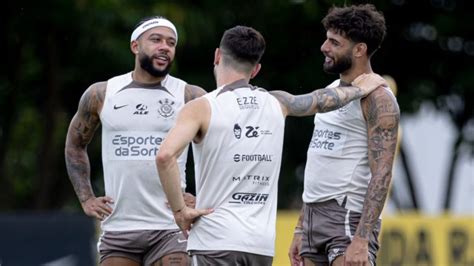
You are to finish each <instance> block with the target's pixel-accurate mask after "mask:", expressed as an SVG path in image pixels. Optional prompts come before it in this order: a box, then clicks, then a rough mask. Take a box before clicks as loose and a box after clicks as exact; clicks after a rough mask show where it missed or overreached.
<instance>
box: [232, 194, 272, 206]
mask: <svg viewBox="0 0 474 266" xmlns="http://www.w3.org/2000/svg"><path fill="white" fill-rule="evenodd" d="M268 195H269V194H265V193H248V192H236V193H234V194H233V195H232V200H230V201H229V203H234V204H250V205H254V204H262V205H263V204H265V203H266V202H267V200H268Z"/></svg>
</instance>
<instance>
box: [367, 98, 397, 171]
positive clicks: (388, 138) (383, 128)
mask: <svg viewBox="0 0 474 266" xmlns="http://www.w3.org/2000/svg"><path fill="white" fill-rule="evenodd" d="M364 101H365V103H364V105H365V106H364V107H365V108H364V109H365V110H364V111H365V115H366V119H367V133H368V149H369V162H370V164H371V168H372V170H373V171H380V170H384V171H391V168H392V164H393V159H394V156H395V152H396V147H397V140H398V126H399V121H400V110H399V108H398V104H397V102H396V100H395V98H394V97H393V96H392V95H390V94H389V93H388V92H387V91H385V90H384V89H378V90H377V91H374V92H373V93H371V94H370V95H369V96H368V97H367V98H365V99H364Z"/></svg>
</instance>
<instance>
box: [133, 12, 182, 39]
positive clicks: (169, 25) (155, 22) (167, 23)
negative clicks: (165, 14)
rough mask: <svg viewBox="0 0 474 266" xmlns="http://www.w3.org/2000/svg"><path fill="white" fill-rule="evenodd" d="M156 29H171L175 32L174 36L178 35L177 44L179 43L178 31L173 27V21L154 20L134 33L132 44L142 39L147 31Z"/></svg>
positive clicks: (145, 23)
mask: <svg viewBox="0 0 474 266" xmlns="http://www.w3.org/2000/svg"><path fill="white" fill-rule="evenodd" d="M154 27H167V28H170V29H171V30H172V31H173V32H174V35H176V42H178V31H176V27H175V26H174V25H173V23H171V21H169V20H167V19H165V18H154V19H150V20H147V21H145V22H144V23H142V24H141V25H140V26H138V27H137V28H136V29H135V30H134V31H133V33H132V37H131V38H130V42H133V41H136V40H137V39H138V37H140V35H142V34H143V33H144V32H145V31H147V30H149V29H151V28H154Z"/></svg>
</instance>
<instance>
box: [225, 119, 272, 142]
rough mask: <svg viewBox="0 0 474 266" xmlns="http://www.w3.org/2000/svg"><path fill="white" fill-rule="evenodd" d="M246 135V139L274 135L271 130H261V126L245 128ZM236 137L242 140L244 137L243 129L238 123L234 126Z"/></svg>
mask: <svg viewBox="0 0 474 266" xmlns="http://www.w3.org/2000/svg"><path fill="white" fill-rule="evenodd" d="M244 128H245V130H244V133H245V134H244V135H245V137H246V138H249V139H250V138H258V137H260V136H262V135H272V132H271V131H270V130H265V129H260V127H259V126H245V127H244ZM234 136H235V138H236V139H240V138H241V136H242V127H241V126H240V125H239V124H238V123H236V124H234Z"/></svg>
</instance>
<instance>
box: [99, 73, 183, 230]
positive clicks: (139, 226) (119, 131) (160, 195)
mask: <svg viewBox="0 0 474 266" xmlns="http://www.w3.org/2000/svg"><path fill="white" fill-rule="evenodd" d="M185 85H186V83H185V82H184V81H182V80H180V79H177V78H174V77H172V76H170V75H168V76H166V77H165V79H164V80H163V81H162V82H161V85H160V84H155V85H144V84H138V83H137V82H135V81H133V80H132V75H131V73H127V74H125V75H121V76H117V77H114V78H112V79H110V80H108V82H107V90H106V95H105V100H104V105H103V108H102V111H101V113H100V119H101V123H102V162H103V168H104V183H105V194H106V195H107V196H110V197H111V198H112V199H113V200H114V201H115V203H114V204H112V206H111V207H112V208H113V212H112V214H111V215H110V216H109V217H108V218H106V219H105V220H104V221H103V222H102V229H103V230H104V231H128V230H165V229H176V228H178V227H177V226H176V224H175V222H174V218H173V214H172V212H171V210H170V209H169V208H168V207H167V205H166V202H167V200H166V196H165V194H164V192H163V188H162V186H161V182H160V178H159V176H158V171H157V169H156V164H155V157H156V154H157V153H158V150H159V149H160V145H161V143H162V142H163V140H164V139H165V138H166V135H167V134H168V131H169V130H170V129H171V127H172V126H173V125H174V124H175V119H176V116H177V113H178V111H179V110H180V109H181V108H182V106H183V105H184V91H185ZM186 157H187V149H186V150H185V151H184V152H183V154H182V155H181V157H180V158H179V159H178V165H179V167H180V172H181V179H182V187H183V189H184V186H185V181H186V179H185V166H186Z"/></svg>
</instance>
